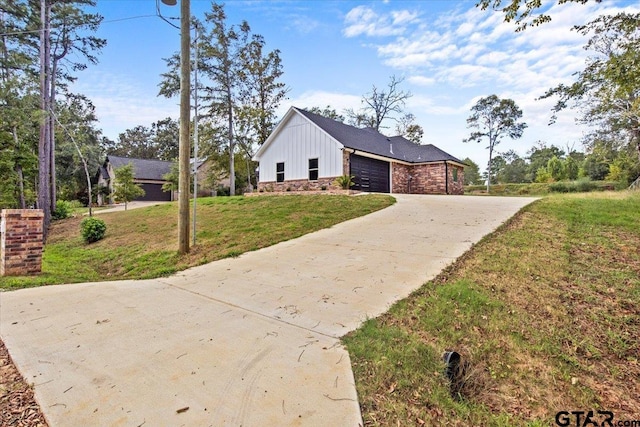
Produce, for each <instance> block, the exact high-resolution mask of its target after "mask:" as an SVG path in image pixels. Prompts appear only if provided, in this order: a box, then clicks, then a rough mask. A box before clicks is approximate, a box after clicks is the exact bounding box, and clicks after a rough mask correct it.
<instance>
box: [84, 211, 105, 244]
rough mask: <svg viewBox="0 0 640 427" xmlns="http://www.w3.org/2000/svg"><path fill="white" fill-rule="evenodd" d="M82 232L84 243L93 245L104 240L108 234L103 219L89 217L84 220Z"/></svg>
mask: <svg viewBox="0 0 640 427" xmlns="http://www.w3.org/2000/svg"><path fill="white" fill-rule="evenodd" d="M80 230H81V232H82V238H83V239H84V241H85V242H87V243H93V242H97V241H98V240H102V239H103V238H104V235H105V233H106V232H107V224H105V223H104V221H103V220H101V219H98V218H94V217H89V218H85V219H83V220H82V222H81V223H80Z"/></svg>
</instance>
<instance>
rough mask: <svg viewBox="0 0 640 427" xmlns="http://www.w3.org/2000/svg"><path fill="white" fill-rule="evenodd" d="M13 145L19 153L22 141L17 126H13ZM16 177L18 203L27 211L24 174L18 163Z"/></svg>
mask: <svg viewBox="0 0 640 427" xmlns="http://www.w3.org/2000/svg"><path fill="white" fill-rule="evenodd" d="M12 133H13V143H14V146H15V149H16V151H19V147H18V145H19V144H20V140H19V139H18V129H17V128H16V126H13V130H12ZM15 171H16V175H18V201H19V206H20V209H26V207H27V204H26V202H25V200H24V173H23V172H22V165H21V164H20V163H18V162H16V166H15Z"/></svg>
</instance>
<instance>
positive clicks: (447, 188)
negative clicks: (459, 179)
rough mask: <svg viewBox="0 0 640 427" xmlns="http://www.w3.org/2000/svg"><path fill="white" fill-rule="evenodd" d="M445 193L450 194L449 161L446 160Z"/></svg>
mask: <svg viewBox="0 0 640 427" xmlns="http://www.w3.org/2000/svg"><path fill="white" fill-rule="evenodd" d="M444 188H445V189H444V193H445V194H449V163H447V162H446V160H445V162H444Z"/></svg>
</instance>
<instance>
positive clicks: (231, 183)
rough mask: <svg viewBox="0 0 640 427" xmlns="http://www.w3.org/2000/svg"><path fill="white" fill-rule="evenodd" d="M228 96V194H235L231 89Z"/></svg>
mask: <svg viewBox="0 0 640 427" xmlns="http://www.w3.org/2000/svg"><path fill="white" fill-rule="evenodd" d="M227 96H228V98H227V99H228V102H229V105H228V116H229V195H230V196H235V195H236V169H235V158H234V155H233V150H234V148H235V146H234V143H233V106H232V105H231V90H227Z"/></svg>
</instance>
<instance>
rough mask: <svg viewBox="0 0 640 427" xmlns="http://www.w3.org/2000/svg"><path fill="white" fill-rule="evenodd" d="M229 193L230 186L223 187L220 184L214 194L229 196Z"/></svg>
mask: <svg viewBox="0 0 640 427" xmlns="http://www.w3.org/2000/svg"><path fill="white" fill-rule="evenodd" d="M229 195H231V188H230V187H223V186H222V185H221V186H219V187H218V188H217V189H216V196H223V197H225V196H229Z"/></svg>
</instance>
